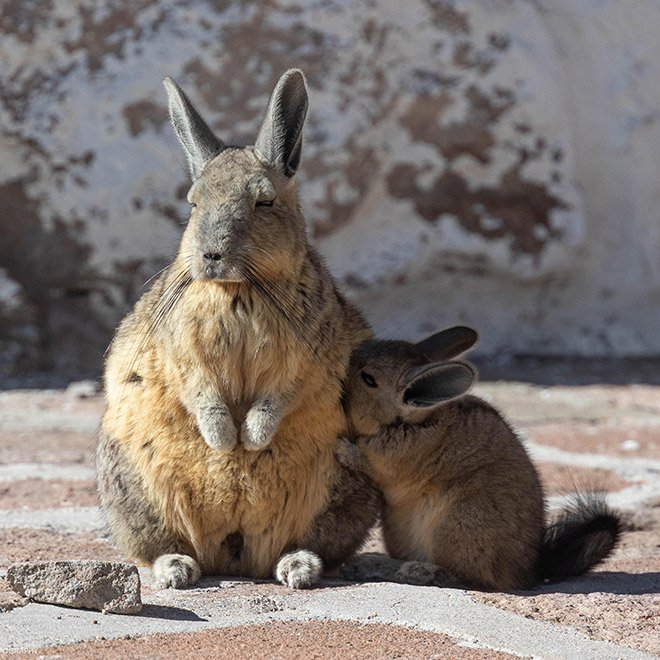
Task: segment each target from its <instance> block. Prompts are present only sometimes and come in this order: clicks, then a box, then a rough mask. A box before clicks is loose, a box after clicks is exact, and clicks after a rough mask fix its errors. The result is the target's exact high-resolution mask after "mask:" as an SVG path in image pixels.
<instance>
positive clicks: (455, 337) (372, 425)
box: [344, 326, 478, 436]
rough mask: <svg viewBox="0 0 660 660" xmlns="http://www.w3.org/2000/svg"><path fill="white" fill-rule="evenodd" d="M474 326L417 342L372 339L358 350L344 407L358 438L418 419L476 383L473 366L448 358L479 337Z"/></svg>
mask: <svg viewBox="0 0 660 660" xmlns="http://www.w3.org/2000/svg"><path fill="white" fill-rule="evenodd" d="M477 338H478V335H477V333H476V332H475V331H474V330H473V329H472V328H467V327H464V326H456V327H453V328H449V329H447V330H443V331H442V332H438V333H435V334H433V335H431V336H430V337H427V338H426V339H424V340H422V341H420V342H418V343H417V344H413V343H410V342H405V341H383V340H372V341H367V342H364V343H363V344H361V345H360V346H359V347H358V348H356V349H355V350H354V351H353V354H352V356H351V363H350V367H349V372H348V376H347V381H346V389H345V395H344V408H345V410H346V415H347V417H348V422H349V429H350V430H351V433H352V434H354V435H355V436H360V435H375V434H376V433H378V432H379V431H380V430H381V429H382V428H383V427H386V426H389V425H391V424H394V423H395V422H397V421H399V420H403V421H407V422H411V423H418V422H421V421H423V420H424V419H426V418H427V417H428V415H429V414H430V413H431V412H433V411H434V410H435V409H436V408H437V407H438V406H440V405H442V404H444V403H446V402H447V401H450V400H451V399H455V398H456V397H459V396H461V395H463V394H465V392H467V391H468V389H469V388H470V387H471V386H472V384H473V383H474V380H475V378H476V372H475V370H474V368H473V367H472V366H471V365H469V364H467V363H465V362H456V361H452V362H448V361H447V360H451V359H452V358H454V357H456V356H458V355H460V354H461V353H464V352H465V351H466V350H468V349H469V348H470V347H471V346H473V345H474V344H475V342H476V341H477Z"/></svg>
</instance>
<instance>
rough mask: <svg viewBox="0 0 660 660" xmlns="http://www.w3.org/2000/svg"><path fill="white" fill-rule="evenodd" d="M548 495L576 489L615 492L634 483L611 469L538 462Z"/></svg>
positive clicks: (561, 493)
mask: <svg viewBox="0 0 660 660" xmlns="http://www.w3.org/2000/svg"><path fill="white" fill-rule="evenodd" d="M536 469H537V470H538V472H539V475H540V477H541V483H542V484H543V490H544V492H545V494H546V495H564V494H566V493H572V492H576V491H585V490H599V491H604V492H607V493H615V492H617V491H619V490H623V489H624V488H627V487H628V486H631V485H632V484H633V482H632V481H627V480H626V479H623V478H621V477H619V476H618V475H617V474H615V473H614V472H611V471H610V470H601V469H598V468H580V467H576V466H575V465H561V464H557V463H536Z"/></svg>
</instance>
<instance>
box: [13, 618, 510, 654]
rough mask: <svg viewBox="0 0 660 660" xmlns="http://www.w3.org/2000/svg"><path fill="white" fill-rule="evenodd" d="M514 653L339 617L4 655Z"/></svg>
mask: <svg viewBox="0 0 660 660" xmlns="http://www.w3.org/2000/svg"><path fill="white" fill-rule="evenodd" d="M266 649H267V650H268V657H270V658H332V659H333V660H334V658H338V657H341V658H355V659H356V660H357V659H359V660H362V659H364V658H411V659H416V658H430V657H433V658H456V659H457V660H476V659H481V658H513V657H517V656H512V655H509V654H507V653H497V652H495V651H485V650H481V649H474V648H467V647H463V646H459V645H458V644H457V643H456V641H455V640H453V639H452V638H451V637H448V636H446V635H440V634H436V633H430V632H422V631H419V630H410V629H408V628H402V627H400V626H389V625H378V624H369V625H364V624H359V623H349V622H339V621H310V622H307V623H298V622H295V623H294V622H291V623H280V622H278V623H269V624H260V625H251V626H234V627H231V628H222V629H220V630H210V631H205V632H200V633H189V634H178V635H153V636H150V637H141V638H138V639H124V640H116V641H102V642H88V643H84V644H76V645H73V646H63V647H57V648H51V649H36V650H34V651H30V652H28V653H12V654H10V653H7V654H0V657H12V658H34V657H50V656H58V657H63V656H66V657H67V658H89V657H92V656H93V657H115V658H118V657H121V658H135V659H138V658H140V659H141V658H144V657H149V658H172V657H177V658H184V659H185V658H204V657H214V658H231V660H235V659H236V658H250V659H251V658H259V657H264V652H265V650H266Z"/></svg>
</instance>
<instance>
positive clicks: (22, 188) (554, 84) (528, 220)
mask: <svg viewBox="0 0 660 660" xmlns="http://www.w3.org/2000/svg"><path fill="white" fill-rule="evenodd" d="M101 4H103V5H105V7H104V8H102V9H99V8H98V7H97V5H99V6H100V5H101ZM659 33H660V3H658V2H657V0H535V1H530V0H456V1H455V2H452V1H449V0H434V1H431V0H427V1H423V0H406V2H405V3H404V2H401V0H371V2H366V3H352V2H340V1H333V0H327V1H321V0H297V1H287V0H282V1H280V2H259V3H245V2H239V1H228V2H223V3H220V2H217V3H212V2H205V1H201V0H200V1H197V2H187V3H182V2H178V3H175V2H155V1H150V0H131V1H130V2H129V1H128V0H116V1H115V2H112V3H97V2H88V1H85V0H73V1H70V2H55V1H54V0H50V1H49V0H44V1H41V2H28V1H26V0H8V1H7V2H5V3H4V4H3V8H2V13H1V14H0V232H1V234H0V235H1V240H0V374H2V373H5V374H6V373H8V372H10V371H11V370H16V369H19V370H23V371H25V370H27V369H53V368H54V369H57V370H59V371H65V372H75V371H91V372H93V371H95V370H96V369H98V365H99V362H100V356H101V354H102V351H103V348H104V347H105V345H106V343H107V341H108V340H109V337H110V336H111V333H112V329H113V328H114V326H115V325H116V323H117V321H118V319H119V318H120V317H121V315H122V314H123V313H124V312H125V310H126V309H127V307H128V306H129V305H130V303H131V302H132V301H133V300H135V298H136V296H137V295H138V294H139V290H140V287H141V285H142V284H143V283H144V282H145V281H146V280H147V279H148V278H149V277H150V276H151V275H153V274H154V273H155V272H156V271H157V270H158V269H159V268H160V267H162V266H164V265H165V264H166V263H167V261H168V260H169V259H170V257H171V256H172V255H173V253H174V250H175V247H176V244H177V240H178V236H179V234H180V231H181V222H182V221H183V220H184V219H185V217H186V214H187V204H186V203H185V201H184V197H185V192H186V189H187V174H186V172H185V169H184V167H183V163H184V158H183V154H182V153H181V151H180V149H179V146H178V144H177V142H176V140H175V138H174V135H173V133H172V130H171V129H170V126H169V124H168V122H167V118H166V104H165V94H164V91H163V89H162V87H161V80H162V78H163V77H164V75H166V74H170V75H172V76H173V77H174V78H175V79H176V80H177V81H178V82H179V83H180V84H181V85H182V86H183V87H184V88H185V89H186V90H187V91H188V92H189V94H190V96H191V97H192V99H193V100H194V101H195V102H196V103H197V105H198V107H199V108H200V110H201V111H202V112H203V114H204V115H205V116H206V117H207V118H208V119H209V121H210V123H211V125H212V126H213V127H214V128H215V129H216V130H217V132H218V134H219V135H221V136H222V137H223V138H224V139H226V140H227V141H229V142H231V143H239V144H240V143H248V142H251V141H252V140H253V138H254V136H255V132H256V129H257V127H258V125H259V122H260V119H261V116H262V113H263V111H264V109H265V105H266V102H267V98H268V94H269V92H270V90H271V88H272V86H273V84H274V82H275V81H276V80H277V78H278V76H279V75H280V74H281V73H282V71H284V70H285V69H286V68H288V67H290V66H300V67H301V68H303V69H304V70H305V72H306V74H307V76H308V81H309V85H310V92H311V108H310V116H309V120H308V124H307V129H306V144H305V151H304V154H303V165H302V172H301V175H300V176H299V178H300V185H301V193H302V200H303V204H304V208H305V210H306V214H307V218H308V221H309V227H310V232H311V234H312V236H313V237H314V238H315V240H316V241H317V242H318V244H319V245H320V246H321V248H322V250H323V252H324V253H325V254H326V256H327V259H328V262H329V264H330V266H331V268H332V270H333V272H334V273H335V274H336V276H337V278H338V281H339V283H340V286H342V287H343V288H344V289H345V290H346V291H347V292H348V293H349V295H351V296H352V297H353V298H354V299H355V300H356V301H357V302H358V303H359V304H361V305H362V307H363V308H364V310H365V312H366V313H367V315H368V316H369V318H370V319H371V320H372V321H373V323H374V324H375V326H376V328H377V329H378V330H379V331H381V332H382V333H385V334H389V335H393V336H405V337H416V336H419V335H420V334H423V333H425V332H428V331H430V330H432V329H434V328H437V327H439V326H442V325H445V324H451V323H455V322H464V323H470V324H474V325H475V326H476V327H477V328H478V329H479V330H480V331H481V333H482V337H483V340H482V343H481V347H480V350H481V353H482V354H485V355H494V354H498V355H503V354H507V355H515V354H535V355H552V354H557V355H582V356H640V355H641V356H643V355H653V354H657V353H659V352H660V331H659V330H658V320H659V319H660V210H659V205H658V201H659V200H658V198H659V196H660V185H659V181H658V179H659V172H660V41H659V40H658V34H659Z"/></svg>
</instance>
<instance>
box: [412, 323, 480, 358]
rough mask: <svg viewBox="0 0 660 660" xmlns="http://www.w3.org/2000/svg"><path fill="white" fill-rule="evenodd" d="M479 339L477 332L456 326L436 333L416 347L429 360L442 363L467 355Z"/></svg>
mask: <svg viewBox="0 0 660 660" xmlns="http://www.w3.org/2000/svg"><path fill="white" fill-rule="evenodd" d="M478 339H479V335H478V334H477V331H476V330H474V329H472V328H469V327H467V326H465V325H455V326H453V327H452V328H447V329H446V330H441V331H440V332H436V333H434V334H432V335H430V336H429V337H427V338H426V339H422V341H420V342H418V343H417V344H415V345H416V346H417V348H418V349H419V350H420V351H421V352H422V353H423V354H424V355H425V356H426V357H427V358H428V359H429V360H433V361H434V362H442V361H443V360H451V359H452V358H455V357H458V356H459V355H461V353H465V351H467V350H468V349H470V348H472V347H473V346H474V345H475V344H476V343H477V340H478Z"/></svg>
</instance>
